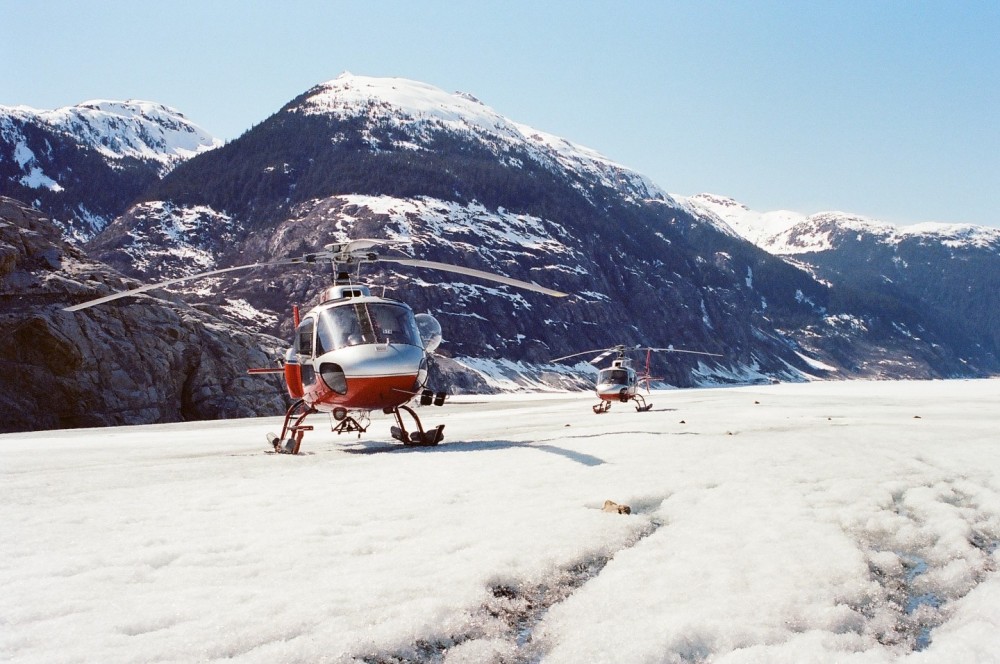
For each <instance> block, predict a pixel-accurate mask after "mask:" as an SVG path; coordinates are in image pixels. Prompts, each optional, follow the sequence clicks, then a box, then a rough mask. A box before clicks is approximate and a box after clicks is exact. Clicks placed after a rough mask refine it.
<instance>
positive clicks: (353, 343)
mask: <svg viewBox="0 0 1000 664" xmlns="http://www.w3.org/2000/svg"><path fill="white" fill-rule="evenodd" d="M387 244H393V242H391V241H387V240H369V239H363V240H351V241H348V242H343V243H335V244H329V245H327V246H326V247H325V251H320V252H316V253H312V254H305V255H303V256H299V257H296V258H287V259H282V260H277V261H271V262H264V263H253V264H250V265H240V266H236V267H229V268H223V269H220V270H212V271H209V272H202V273H200V274H193V275H189V276H186V277H180V278H176V279H169V280H167V281H163V282H160V283H158V284H150V285H146V286H141V287H139V288H134V289H132V290H128V291H123V292H120V293H114V294H113V295H108V296H105V297H100V298H97V299H94V300H90V301H88V302H83V303H82V304H77V305H73V306H71V307H66V309H65V310H66V311H79V310H81V309H86V308H88V307H92V306H95V305H99V304H103V303H105V302H110V301H112V300H116V299H118V298H122V297H127V296H130V295H136V294H139V293H143V292H146V291H149V290H153V289H156V288H162V287H164V286H169V285H171V284H176V283H180V282H183V281H189V280H192V279H199V278H203V277H210V276H214V275H220V274H224V273H227V272H234V271H237V270H248V269H251V268H256V267H265V266H273V265H295V264H301V263H317V262H320V261H327V260H328V261H330V262H331V264H332V266H333V271H334V274H336V275H337V276H336V280H335V282H334V284H333V285H332V286H330V287H329V288H327V289H326V290H325V291H324V292H323V296H322V297H321V298H320V303H319V304H318V305H317V306H315V307H313V308H312V309H310V310H309V311H307V312H306V313H305V314H302V315H300V314H299V311H298V307H296V306H293V307H292V317H293V322H294V325H295V336H294V339H293V340H292V345H291V346H290V347H289V348H288V350H287V351H286V353H285V357H284V360H283V362H281V366H280V367H274V368H259V369H249V373H252V374H263V373H281V374H283V375H284V379H285V385H286V387H287V389H288V394H289V396H290V397H291V398H292V399H293V400H294V402H293V403H292V405H291V406H290V407H289V408H288V410H287V412H286V413H285V420H284V424H283V426H282V429H281V435H280V436H278V435H275V434H273V433H272V434H268V441H269V442H270V443H271V445H272V446H273V448H274V451H275V452H280V453H286V454H298V452H299V448H300V446H301V444H302V437H303V436H304V435H305V432H306V431H311V430H312V429H313V427H312V425H306V424H304V421H305V419H306V417H308V416H309V415H312V414H314V413H319V412H323V413H329V414H330V418H331V430H332V431H334V432H336V433H346V432H354V431H356V432H358V436H359V437H360V435H361V433H363V432H364V431H366V430H367V428H368V425H369V423H370V420H369V417H368V415H369V413H371V411H373V410H381V411H382V412H383V413H386V414H389V413H391V414H393V415H394V416H395V419H396V426H394V427H392V429H391V435H392V437H393V438H395V439H396V440H399V441H400V442H402V443H403V444H404V445H437V444H438V443H439V442H441V440H443V438H444V433H443V430H444V425H443V424H442V425H439V426H437V427H435V428H433V429H430V430H425V429H424V427H423V425H422V424H421V422H420V418H419V417H418V416H417V414H416V413H415V412H414V411H413V409H412V408H410V407H409V406H407V405H406V404H407V403H408V402H409V401H411V400H413V399H414V398H417V397H419V400H420V403H421V404H422V405H429V404H431V403H433V404H434V405H437V406H440V405H443V404H444V400H445V394H444V393H443V392H437V393H434V392H432V391H431V390H429V389H428V388H427V385H426V382H427V366H428V357H429V355H430V354H431V353H433V352H434V350H435V349H436V348H437V347H438V345H439V344H440V343H441V325H440V324H439V323H438V322H437V320H436V319H435V318H434V317H433V316H431V315H430V314H417V315H414V313H413V310H412V309H411V308H410V307H409V305H407V304H406V303H404V302H400V301H398V300H392V299H389V298H386V297H379V296H376V295H372V293H371V289H370V288H369V287H368V286H367V285H364V284H360V283H355V282H354V281H353V280H352V279H351V276H350V273H349V271H348V270H349V269H350V268H352V267H355V266H356V267H357V269H358V271H359V272H360V267H361V265H362V264H364V263H375V262H382V263H386V262H388V263H396V264H399V265H408V266H411V267H418V268H430V269H434V270H443V271H446V272H455V273H458V274H463V275H466V276H470V277H476V278H479V279H486V280H489V281H495V282H499V283H502V284H507V285H509V286H515V287H517V288H523V289H526V290H530V291H535V292H538V293H544V294H546V295H551V296H554V297H565V296H566V295H567V294H566V293H562V292H560V291H557V290H552V289H550V288H545V287H544V286H539V285H538V284H535V283H529V282H526V281H520V280H518V279H511V278H509V277H505V276H501V275H498V274H493V273H490V272H483V271H482V270H474V269H471V268H466V267H461V266H458V265H450V264H448V263H438V262H435V261H425V260H419V259H414V258H407V257H394V256H380V255H378V254H377V253H375V252H374V251H372V249H373V248H375V247H377V246H380V245H387ZM404 412H405V413H408V414H409V415H410V416H411V418H412V420H413V424H414V426H415V428H416V430H414V431H408V430H407V428H406V425H405V423H404V421H403V413H404Z"/></svg>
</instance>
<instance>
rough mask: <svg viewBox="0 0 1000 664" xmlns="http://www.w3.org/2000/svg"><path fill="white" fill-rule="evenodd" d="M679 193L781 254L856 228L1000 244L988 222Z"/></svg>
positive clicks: (820, 244)
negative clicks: (913, 219)
mask: <svg viewBox="0 0 1000 664" xmlns="http://www.w3.org/2000/svg"><path fill="white" fill-rule="evenodd" d="M674 198H675V199H677V200H678V201H679V202H681V203H683V204H685V205H688V206H689V207H690V208H691V209H692V211H694V212H695V213H696V214H698V215H700V216H703V217H704V216H706V215H707V216H708V217H709V218H710V219H712V218H714V219H717V220H721V221H722V222H724V223H726V224H728V225H729V226H731V227H732V228H733V230H735V231H736V232H737V233H739V234H740V235H742V236H743V237H744V238H746V239H747V240H749V241H750V242H752V243H754V244H756V245H757V246H759V247H760V248H762V249H764V250H766V251H768V252H770V253H772V254H776V255H791V254H802V253H809V252H820V251H830V250H833V249H836V248H837V246H838V244H839V241H840V238H842V237H845V236H847V235H850V234H857V235H862V234H863V235H870V236H873V237H875V238H876V239H878V240H879V241H880V242H882V243H883V244H889V245H897V244H899V243H900V242H903V241H905V240H910V239H915V238H916V239H923V240H926V241H928V242H936V243H940V244H942V245H944V246H947V247H950V248H953V249H956V248H962V247H979V248H988V247H994V248H996V249H998V250H1000V229H998V228H990V227H988V226H975V225H972V224H944V223H922V224H915V225H912V226H897V225H894V224H890V223H886V222H882V221H878V220H876V219H871V218H869V217H864V216H860V215H856V214H851V213H848V212H819V213H816V214H812V215H804V214H800V213H798V212H791V211H788V210H777V211H773V212H756V211H753V210H751V209H749V208H748V207H747V206H745V205H743V204H742V203H739V202H737V201H735V200H733V199H732V198H728V197H725V196H718V195H715V194H698V195H696V196H690V197H686V196H678V195H674Z"/></svg>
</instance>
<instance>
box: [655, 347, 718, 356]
mask: <svg viewBox="0 0 1000 664" xmlns="http://www.w3.org/2000/svg"><path fill="white" fill-rule="evenodd" d="M647 350H651V351H656V352H660V353H689V354H691V355H709V356H711V357H723V356H722V355H721V354H719V353H706V352H704V351H700V350H682V349H680V348H649V349H647Z"/></svg>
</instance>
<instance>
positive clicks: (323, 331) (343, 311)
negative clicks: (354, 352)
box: [316, 302, 423, 355]
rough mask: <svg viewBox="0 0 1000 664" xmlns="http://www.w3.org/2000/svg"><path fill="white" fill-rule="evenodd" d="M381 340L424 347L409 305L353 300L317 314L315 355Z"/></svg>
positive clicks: (381, 342)
mask: <svg viewBox="0 0 1000 664" xmlns="http://www.w3.org/2000/svg"><path fill="white" fill-rule="evenodd" d="M384 343H394V344H406V345H409V346H417V347H420V348H422V347H423V344H422V343H421V342H420V333H419V332H418V330H417V323H416V321H415V320H414V317H413V312H412V311H411V310H410V309H409V308H407V307H404V306H402V305H399V304H392V303H389V302H354V303H351V304H343V305H340V306H338V307H332V308H330V309H326V310H324V311H322V312H321V313H320V315H319V320H318V321H317V327H316V355H322V354H323V353H326V352H328V351H331V350H337V349H338V348H344V347H347V346H356V345H358V344H384Z"/></svg>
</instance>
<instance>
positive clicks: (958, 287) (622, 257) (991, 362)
mask: <svg viewBox="0 0 1000 664" xmlns="http://www.w3.org/2000/svg"><path fill="white" fill-rule="evenodd" d="M59 135H60V136H65V135H66V134H62V133H61V134H59ZM80 149H81V150H82V151H84V152H85V153H86V154H87V155H91V156H93V157H95V158H101V159H104V156H103V155H100V154H99V153H98V152H97V150H96V149H91V148H86V149H84V148H80ZM123 159H126V160H133V161H134V160H135V159H136V158H135V157H124V158H123ZM119 182H121V181H120V180H119ZM814 217H815V218H803V217H802V216H801V215H794V214H791V213H772V214H769V215H756V214H755V213H753V212H751V211H749V210H746V209H745V208H743V207H742V206H740V205H739V204H737V203H735V202H734V201H727V200H725V199H722V198H720V197H707V196H698V197H691V198H687V197H680V196H672V195H670V194H667V193H665V192H664V191H663V190H662V189H660V188H658V187H656V186H655V185H654V184H653V183H651V182H650V181H649V180H648V178H645V177H644V176H642V175H641V174H639V173H636V172H634V171H632V170H630V169H628V168H627V167H625V166H623V165H620V164H616V163H614V162H613V161H611V160H608V159H605V158H604V157H602V156H601V155H599V154H598V153H596V152H594V151H593V150H590V149H587V148H585V147H582V146H579V145H576V144H574V143H572V142H571V141H567V140H564V139H561V138H557V137H554V136H552V135H550V134H547V133H545V132H542V131H538V130H535V129H533V128H530V127H526V126H524V125H522V124H519V123H517V122H514V121H512V120H509V119H507V118H505V117H503V116H502V115H500V114H498V113H497V112H496V111H494V110H492V109H490V108H489V107H488V106H487V105H485V104H483V103H482V102H480V101H478V100H476V99H475V98H474V97H472V96H471V95H469V94H465V93H454V94H451V93H446V92H444V91H442V90H439V89H437V88H434V87H432V86H428V85H426V84H423V83H419V82H416V81H407V80H405V79H399V78H386V79H377V78H370V77H359V76H353V75H350V74H345V75H342V76H340V77H338V78H337V79H334V80H332V81H329V82H327V83H324V84H321V85H318V86H315V87H313V88H312V89H310V90H308V91H306V92H304V93H303V94H302V95H300V96H298V97H297V98H295V99H293V100H291V101H290V102H289V103H288V104H286V105H285V106H284V107H283V108H281V109H279V110H278V111H277V112H276V113H275V114H274V115H272V116H271V117H269V118H267V119H265V120H264V121H263V122H261V123H259V124H257V125H256V126H254V127H253V128H252V129H250V130H248V131H247V132H246V133H244V134H243V135H242V136H241V137H240V138H239V139H237V140H234V141H231V142H229V143H227V144H226V145H223V146H220V147H217V148H215V149H211V150H206V151H204V152H201V153H199V154H197V155H196V156H194V157H191V158H190V159H187V160H184V161H183V162H181V163H178V164H177V165H176V166H175V167H174V168H173V169H172V170H171V171H170V172H169V173H168V174H167V175H165V176H164V177H163V178H162V179H161V178H159V176H158V175H157V176H155V177H153V178H152V179H151V183H150V184H148V185H147V186H145V188H144V189H143V190H142V192H141V194H136V196H135V197H133V202H132V204H131V205H130V206H128V209H126V210H124V211H123V213H121V214H119V215H118V216H117V217H116V218H115V220H114V221H113V223H111V224H109V225H107V227H106V228H105V229H104V230H103V231H102V232H100V233H99V234H98V235H97V236H95V237H94V238H93V240H91V241H90V242H88V243H87V245H86V248H87V251H88V252H90V253H91V254H92V255H93V256H94V257H95V258H97V259H99V260H101V261H103V262H106V263H108V264H110V265H111V266H113V267H114V268H116V269H117V270H119V271H121V272H123V273H125V274H128V275H129V276H132V277H135V278H138V279H140V280H142V281H144V282H157V281H161V280H164V279H167V278H172V277H176V276H178V275H179V274H193V273H197V272H202V271H206V270H211V269H215V268H222V267H228V266H232V265H244V264H248V263H257V262H266V261H271V260H273V259H275V258H285V257H288V256H296V255H301V254H303V253H307V252H310V251H314V250H318V249H321V248H322V247H323V246H324V245H326V244H328V243H330V242H334V241H342V240H346V239H351V238H361V237H370V238H382V239H386V240H406V241H407V243H405V244H402V245H394V247H393V249H392V250H393V251H402V252H403V253H405V254H407V255H411V256H415V257H418V258H423V259H428V260H432V261H441V262H446V263H452V264H457V265H463V266H468V267H473V268H478V269H483V270H489V271H492V272H496V273H500V274H505V275H508V276H511V277H514V278H517V279H522V280H528V281H535V282H538V283H540V284H543V285H545V286H549V287H552V288H557V289H559V290H562V291H565V292H569V293H572V294H573V296H572V297H570V298H567V299H564V300H560V301H554V300H553V299H551V298H549V297H547V296H544V295H540V294H536V293H526V292H520V291H517V290H513V289H510V288H508V287H506V286H499V285H497V284H494V283H490V282H481V281H477V280H475V279H470V278H467V277H459V276H456V275H454V274H451V273H440V272H437V273H436V272H433V271H417V270H414V269H412V268H399V269H396V270H381V269H377V268H376V269H372V270H370V271H367V272H365V273H363V274H361V278H362V279H364V280H367V281H369V282H371V283H373V284H374V285H376V286H384V287H385V288H386V289H387V291H388V293H389V294H391V295H392V296H394V297H397V298H399V299H402V300H405V301H406V302H408V303H410V304H411V306H413V307H414V309H415V310H417V311H428V312H431V313H433V314H434V315H435V316H436V317H437V318H438V319H439V320H440V321H441V322H442V326H443V328H444V336H445V339H446V342H445V344H443V345H442V346H441V348H440V351H439V352H440V354H441V355H442V356H443V357H444V358H445V359H446V360H448V361H447V362H446V361H444V360H442V367H444V368H443V369H442V376H441V377H442V378H443V379H444V380H445V381H446V383H447V384H448V385H450V386H451V387H452V388H453V389H474V390H495V389H510V388H512V387H516V386H518V385H520V386H528V387H531V388H539V387H542V386H544V385H548V386H551V387H558V388H561V387H565V386H567V385H569V384H576V385H582V384H586V381H587V380H589V378H590V376H592V373H588V370H589V371H591V372H592V370H593V368H592V367H590V366H589V365H587V364H586V363H585V362H584V361H581V362H580V364H579V365H576V366H575V367H566V366H565V365H562V364H552V363H551V361H550V360H551V358H554V357H559V356H562V355H568V354H570V353H577V352H579V351H581V350H586V349H589V348H605V347H608V346H613V345H616V344H635V345H652V346H657V347H662V346H668V345H674V346H675V347H677V348H684V349H690V350H701V351H709V352H714V353H718V354H720V355H721V356H722V358H721V359H711V360H708V359H707V358H705V357H703V356H696V355H684V354H673V355H670V356H669V357H668V356H661V357H658V358H656V359H655V360H654V366H653V367H652V370H653V372H654V374H656V375H660V376H663V377H664V382H665V383H669V384H671V385H678V386H690V385H705V384H719V383H741V382H770V381H772V380H806V379H811V378H814V377H823V378H829V377H838V378H849V377H877V378H901V377H907V378H926V377H951V376H982V375H992V374H995V373H998V372H1000V338H997V332H996V330H1000V324H997V323H996V321H995V320H993V319H991V316H993V317H995V316H996V314H993V313H992V312H994V311H1000V306H993V305H992V303H996V298H997V297H998V296H997V293H998V292H1000V288H995V289H994V290H993V292H989V290H988V289H989V288H990V287H991V284H993V283H995V282H994V281H993V280H992V279H993V278H992V277H991V276H989V275H994V274H995V273H996V269H995V267H994V266H995V260H996V257H997V252H996V250H995V249H994V248H993V245H992V244H989V242H987V243H986V244H985V245H984V246H983V247H981V248H980V249H979V250H978V251H980V253H975V254H962V255H963V256H965V258H962V259H961V260H955V263H954V264H956V265H957V264H960V263H965V264H966V267H968V268H969V269H973V268H975V267H979V266H982V267H983V268H984V270H985V272H984V274H986V275H987V277H986V278H978V280H977V281H975V282H974V283H972V284H971V286H970V284H969V283H967V281H966V278H967V275H969V274H971V272H970V271H967V270H956V269H951V267H949V269H948V270H945V271H944V274H945V277H946V278H942V279H938V281H937V282H936V284H934V286H933V288H934V290H933V293H934V295H933V299H934V300H935V302H936V303H935V304H933V305H928V301H929V300H927V298H926V297H925V296H921V295H920V294H919V293H918V292H917V291H918V290H919V288H921V287H923V285H925V284H927V283H928V279H929V278H930V277H929V275H930V272H929V271H928V270H933V268H934V267H935V266H937V267H941V268H942V269H943V267H944V263H942V262H941V261H945V262H947V261H950V260H953V258H954V257H956V256H959V253H956V251H957V248H956V247H953V246H949V242H953V241H954V240H955V239H956V238H958V237H959V235H957V234H953V235H952V236H948V237H945V236H940V235H939V236H933V237H931V236H919V237H920V238H921V239H920V241H919V242H899V243H895V244H893V245H891V246H892V247H894V249H893V250H892V251H893V252H895V253H894V254H893V255H894V257H895V259H896V260H895V262H894V263H893V265H894V269H895V270H896V272H895V273H893V274H890V273H889V272H887V271H886V270H883V269H881V268H880V269H878V270H875V271H873V270H862V269H856V268H855V269H853V270H846V269H844V267H843V266H840V265H838V264H836V261H839V260H849V261H854V262H855V265H857V264H858V261H862V260H864V259H863V258H862V256H863V254H862V253H860V252H856V251H848V250H845V247H848V245H851V244H852V242H853V241H851V240H850V238H852V237H853V238H858V237H866V238H869V237H870V238H882V237H884V233H883V234H879V233H874V232H872V233H868V232H867V231H866V232H865V233H861V232H860V230H859V227H858V226H857V224H859V223H861V222H860V221H858V222H851V223H855V225H854V226H851V225H850V224H849V223H848V222H847V221H843V223H841V221H840V220H839V219H831V218H829V215H827V216H824V215H815V216H814ZM875 226H876V225H874V224H872V225H871V227H872V228H874V227H875ZM795 228H801V229H803V232H802V233H800V234H798V235H790V234H789V233H791V232H792V231H793V230H794V229H795ZM824 233H825V234H824ZM748 236H752V237H753V239H754V242H751V241H748V240H747V239H746V238H747V237H748ZM969 236H970V237H972V236H976V237H979V236H978V235H976V234H975V233H970V234H969ZM772 238H777V239H774V240H772ZM820 239H822V240H823V242H824V243H825V244H818V242H819V240H820ZM779 240H780V241H781V242H784V243H785V244H787V245H789V246H797V247H799V249H805V248H806V247H811V248H812V249H813V250H812V251H805V252H798V253H796V254H795V256H794V257H791V256H779V255H776V254H774V253H771V252H772V251H775V249H774V247H775V246H777V244H776V243H777V242H778V241H779ZM807 242H808V243H807ZM796 243H798V244H796ZM854 244H857V242H854ZM762 246H764V247H768V248H769V250H765V249H763V248H761V247H762ZM824 246H825V247H829V249H827V250H824V251H816V250H815V249H817V248H818V247H824ZM864 246H870V247H874V248H876V249H877V251H874V253H869V254H868V255H869V256H871V257H872V258H873V260H874V258H875V257H878V260H879V261H881V260H882V256H883V250H884V249H885V248H886V247H889V246H890V245H889V244H886V243H884V242H881V241H880V240H879V241H873V243H868V242H866V243H864ZM946 250H947V251H946ZM927 252H931V253H927ZM807 258H808V260H806V259H807ZM820 258H823V259H824V260H826V262H825V263H824V262H823V260H820ZM966 259H967V260H966ZM877 264H878V265H881V263H880V262H878V263H877ZM925 264H926V265H927V266H928V267H927V268H926V269H925V268H924V267H923V266H924V265H925ZM241 274H242V276H241V277H240V278H238V279H237V278H232V277H229V276H227V277H218V278H213V279H211V280H206V281H203V282H192V283H190V284H189V285H186V286H185V287H184V288H183V297H184V298H185V300H187V301H189V302H191V303H195V304H196V305H197V306H198V307H199V309H201V310H202V311H205V312H210V313H212V314H214V315H216V316H219V317H222V318H225V319H227V320H230V321H232V322H235V323H238V324H239V325H244V326H247V327H249V328H250V329H252V330H254V331H257V332H264V333H268V334H272V335H276V336H278V337H282V338H286V339H287V338H290V336H291V331H292V330H291V319H290V316H289V311H290V309H291V307H292V306H293V305H299V306H302V307H308V306H310V305H311V304H314V303H315V302H316V299H317V296H318V294H319V293H320V292H321V291H322V290H323V289H324V288H325V287H326V286H327V285H328V283H329V280H330V278H331V277H330V274H329V270H328V268H327V269H322V268H320V269H309V268H308V266H299V267H294V268H283V269H269V270H265V269H258V270H254V271H250V272H246V273H241ZM904 285H905V287H904ZM90 288H91V290H90V293H89V295H90V296H98V295H101V294H106V293H107V292H108V291H109V287H108V286H102V285H100V284H99V283H92V284H91V286H90ZM962 289H965V290H964V291H962ZM956 291H962V293H964V294H962V293H959V294H958V295H955V296H952V294H953V293H954V292H956ZM143 297H144V299H145V298H148V297H149V296H143ZM922 298H923V299H922ZM74 299H75V300H82V299H86V295H85V294H84V293H80V294H78V295H74ZM944 301H948V302H950V303H951V304H950V305H949V306H948V307H944V306H940V305H939V304H937V303H939V302H944ZM973 304H975V306H976V310H975V311H971V312H968V311H963V308H964V307H966V306H971V305H973ZM81 315H84V316H86V315H89V314H85V313H82V314H81ZM991 325H992V330H993V332H990V331H989V330H990V326H991ZM582 359H583V360H585V359H586V358H582ZM456 363H457V364H456ZM462 366H464V367H465V368H466V369H464V370H461V369H460V367H462ZM456 371H459V372H460V373H456ZM443 374H447V376H444V375H443ZM569 374H572V376H571V375H569ZM574 377H575V378H574Z"/></svg>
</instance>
